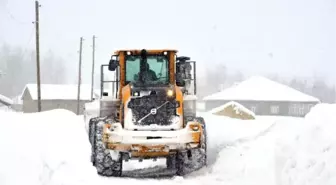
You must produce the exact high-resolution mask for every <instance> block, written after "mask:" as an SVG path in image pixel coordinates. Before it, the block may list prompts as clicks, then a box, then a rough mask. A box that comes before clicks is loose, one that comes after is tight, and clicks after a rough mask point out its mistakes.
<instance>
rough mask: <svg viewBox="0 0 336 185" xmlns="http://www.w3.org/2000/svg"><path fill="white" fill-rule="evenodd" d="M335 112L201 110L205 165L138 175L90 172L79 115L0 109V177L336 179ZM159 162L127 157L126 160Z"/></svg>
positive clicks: (33, 180)
mask: <svg viewBox="0 0 336 185" xmlns="http://www.w3.org/2000/svg"><path fill="white" fill-rule="evenodd" d="M324 110H326V112H323V111H324ZM335 113H336V106H335V105H318V106H316V107H315V108H314V109H313V110H312V111H311V113H310V114H308V115H307V117H306V119H299V118H285V117H257V119H256V120H248V121H242V120H234V119H229V118H223V117H218V116H213V115H210V114H206V113H203V114H202V116H204V117H205V120H206V122H207V123H208V132H209V161H210V166H209V167H208V168H205V169H202V170H200V171H199V172H195V173H194V174H191V175H190V176H187V177H185V178H182V177H173V178H171V179H162V178H161V179H137V178H131V177H127V178H103V177H99V176H98V175H97V173H96V170H95V168H94V167H93V166H92V165H91V162H90V145H89V142H88V138H87V132H86V129H85V124H84V122H83V118H82V117H79V116H76V115H75V114H73V113H71V112H69V111H66V110H54V111H47V112H42V113H34V114H23V113H15V112H0V118H1V121H0V148H2V150H1V151H2V152H1V154H0V164H1V165H0V184H1V185H17V184H25V185H56V184H63V185H77V184H78V185H79V184H80V185H86V184H87V185H93V184H99V185H101V184H102V185H105V184H106V185H107V184H111V183H114V184H115V183H133V182H134V183H136V184H145V183H146V184H148V183H158V182H160V184H163V185H164V184H193V185H195V184H196V185H197V184H225V185H227V184H238V185H240V184H258V185H261V184H267V185H273V184H274V185H282V184H283V185H287V184H336V182H335V179H332V178H333V176H332V175H333V174H332V172H335V166H336V163H335V161H334V160H333V158H334V159H335V158H336V150H335V146H336V139H335V138H336V137H335V136H334V134H333V131H334V130H335V127H336V125H335V124H334V123H335V121H336V114H335ZM320 115H321V116H322V117H319V116H320ZM334 115H335V116H334ZM162 164H164V163H163V161H158V162H156V163H153V162H151V161H146V162H144V163H142V164H141V165H138V162H136V163H135V162H132V163H128V164H127V165H126V166H127V167H126V168H128V169H133V168H135V167H136V168H146V167H148V165H151V166H155V165H162ZM143 171H145V170H143Z"/></svg>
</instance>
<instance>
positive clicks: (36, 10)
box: [35, 1, 41, 112]
mask: <svg viewBox="0 0 336 185" xmlns="http://www.w3.org/2000/svg"><path fill="white" fill-rule="evenodd" d="M39 7H40V5H39V2H38V1H35V14H36V15H35V31H36V73H37V110H38V112H41V79H40V30H39V24H40V22H39Z"/></svg>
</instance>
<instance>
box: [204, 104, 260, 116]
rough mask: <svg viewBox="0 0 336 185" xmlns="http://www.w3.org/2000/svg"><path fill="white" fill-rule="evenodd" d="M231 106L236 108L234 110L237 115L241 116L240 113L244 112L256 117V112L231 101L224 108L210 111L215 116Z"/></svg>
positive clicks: (220, 107)
mask: <svg viewBox="0 0 336 185" xmlns="http://www.w3.org/2000/svg"><path fill="white" fill-rule="evenodd" d="M229 106H233V107H234V110H235V111H236V113H237V114H240V112H244V113H246V114H248V115H251V116H253V117H255V114H254V112H252V111H251V110H249V109H247V108H246V107H244V106H243V105H241V104H239V103H237V102H234V101H230V102H228V103H226V104H224V105H222V106H219V107H216V108H214V109H212V110H210V111H209V112H210V113H212V114H214V113H217V112H219V111H222V110H223V109H225V108H227V107H229Z"/></svg>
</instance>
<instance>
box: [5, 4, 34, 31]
mask: <svg viewBox="0 0 336 185" xmlns="http://www.w3.org/2000/svg"><path fill="white" fill-rule="evenodd" d="M7 5H8V0H7V1H6V2H5V6H4V9H5V11H6V13H7V14H8V16H9V18H11V19H12V20H14V21H15V22H17V23H19V24H25V25H27V24H30V22H23V21H20V20H18V19H17V18H15V16H14V15H13V14H12V13H11V11H10V10H9V8H8V7H7Z"/></svg>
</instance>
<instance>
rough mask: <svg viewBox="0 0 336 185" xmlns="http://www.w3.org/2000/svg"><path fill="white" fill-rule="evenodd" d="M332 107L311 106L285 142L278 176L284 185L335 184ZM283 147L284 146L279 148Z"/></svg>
mask: <svg viewBox="0 0 336 185" xmlns="http://www.w3.org/2000/svg"><path fill="white" fill-rule="evenodd" d="M335 132H336V105H335V104H332V105H331V104H320V105H317V106H315V107H314V108H313V109H312V110H311V112H310V113H309V114H307V116H306V118H305V123H304V126H303V127H301V130H299V131H298V132H297V134H295V135H294V137H291V138H293V139H292V140H290V142H287V144H288V145H287V146H286V149H287V150H286V151H287V152H286V153H284V154H283V158H286V157H287V159H288V160H287V161H286V162H285V163H284V168H283V170H282V173H281V180H282V184H285V185H287V184H288V185H322V184H323V185H335V184H336V134H335ZM283 146H284V145H283Z"/></svg>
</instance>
